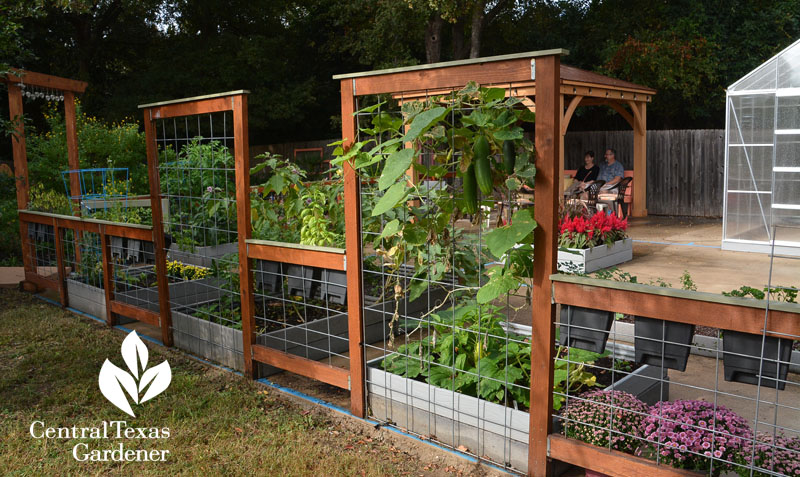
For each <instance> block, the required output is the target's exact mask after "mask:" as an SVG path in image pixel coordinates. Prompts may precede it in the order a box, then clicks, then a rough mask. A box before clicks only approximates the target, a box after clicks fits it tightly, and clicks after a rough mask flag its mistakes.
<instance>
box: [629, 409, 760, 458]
mask: <svg viewBox="0 0 800 477" xmlns="http://www.w3.org/2000/svg"><path fill="white" fill-rule="evenodd" d="M752 435H753V432H752V431H751V430H750V425H749V423H748V422H747V420H746V419H745V418H743V417H741V416H739V415H738V414H736V413H735V412H733V411H731V410H730V409H728V408H726V407H724V406H716V408H715V406H714V404H713V403H710V402H706V401H694V400H678V401H673V402H668V401H662V402H658V403H656V404H655V405H654V406H652V407H651V408H650V415H649V416H648V417H647V418H646V419H645V422H644V437H645V438H646V439H647V441H648V446H647V447H644V448H640V450H639V451H638V454H639V455H645V456H648V457H653V458H655V457H658V458H659V459H660V461H661V462H663V463H665V464H669V465H672V466H673V467H677V468H681V469H692V470H699V471H703V472H708V471H710V470H711V468H712V465H711V463H712V459H713V460H714V461H715V462H714V464H713V469H714V473H715V474H716V473H718V472H720V471H722V470H730V469H732V467H733V466H732V465H731V464H730V463H729V462H732V461H733V460H734V459H735V458H736V457H737V455H739V451H740V450H741V448H742V447H743V446H744V444H745V442H746V440H747V439H752ZM656 444H660V446H657V445H656Z"/></svg>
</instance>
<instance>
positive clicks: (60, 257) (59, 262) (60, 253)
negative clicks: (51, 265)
mask: <svg viewBox="0 0 800 477" xmlns="http://www.w3.org/2000/svg"><path fill="white" fill-rule="evenodd" d="M53 222H54V223H53V230H54V231H55V241H56V267H58V293H59V295H60V297H61V306H63V307H65V308H66V307H68V306H69V298H68V296H67V270H66V269H65V268H64V242H63V239H62V238H61V233H62V231H63V230H64V229H62V228H61V227H59V226H58V225H56V223H55V220H54V221H53Z"/></svg>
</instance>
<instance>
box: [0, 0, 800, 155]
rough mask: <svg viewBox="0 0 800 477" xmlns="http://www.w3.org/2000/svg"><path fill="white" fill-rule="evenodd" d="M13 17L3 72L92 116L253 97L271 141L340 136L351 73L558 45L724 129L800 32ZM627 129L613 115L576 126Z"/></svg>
mask: <svg viewBox="0 0 800 477" xmlns="http://www.w3.org/2000/svg"><path fill="white" fill-rule="evenodd" d="M0 12H2V16H1V17H0V18H2V19H0V55H2V57H0V69H6V68H8V67H9V66H15V67H23V68H26V69H30V70H33V71H40V72H43V73H49V74H54V75H59V76H66V77H71V78H76V79H80V80H84V81H88V82H89V88H88V89H87V91H86V93H85V95H84V96H83V98H82V102H83V107H84V110H85V111H86V112H87V113H89V114H92V115H97V116H99V117H102V118H104V119H106V120H109V121H113V120H120V119H122V118H124V117H131V116H133V117H134V119H139V118H138V114H139V111H138V110H137V109H136V106H137V104H140V103H144V102H151V101H161V100H166V99H173V98H179V97H186V96H193V95H200V94H208V93H212V92H221V91H226V90H232V89H249V90H250V91H251V95H250V99H249V103H250V108H249V113H250V127H251V133H250V136H251V140H252V141H253V142H254V143H261V144H263V143H280V142H289V141H293V140H304V139H319V138H327V137H335V136H337V135H338V134H339V129H338V120H337V115H338V112H339V92H338V84H337V83H336V82H335V81H333V80H332V79H331V75H333V74H336V73H344V72H351V71H360V70H369V69H375V68H385V67H396V66H405V65H413V64H419V63H426V62H435V61H447V60H452V59H460V58H467V57H477V56H489V55H497V54H506V53H516V52H522V51H529V50H537V49H544V48H557V47H558V48H566V49H568V50H570V55H569V56H568V57H566V58H564V59H563V61H564V62H565V63H567V64H571V65H574V66H577V67H580V68H584V69H588V70H592V71H597V72H600V73H603V74H607V75H610V76H614V77H619V78H622V79H625V80H629V81H633V82H637V83H641V84H644V85H647V86H650V87H653V88H655V89H657V90H658V95H657V97H656V99H655V101H654V103H653V104H652V105H651V107H650V108H649V109H648V124H649V126H650V127H651V128H676V127H681V128H686V127H697V128H709V127H710V128H714V127H722V126H723V125H724V90H725V87H727V86H728V85H729V84H731V83H732V82H733V81H735V80H736V79H737V78H739V77H741V76H742V75H744V74H746V73H747V72H748V71H750V70H751V69H752V68H754V67H756V66H757V65H759V64H760V63H762V62H763V61H765V60H766V59H767V58H769V57H770V56H772V55H773V54H775V53H777V52H778V51H780V50H781V49H782V48H784V47H785V46H787V45H788V44H790V43H791V42H792V41H794V40H796V39H797V38H798V37H800V2H797V1H796V0H770V1H767V0H727V1H720V0H673V1H669V2H652V1H649V0H602V1H601V0H573V1H567V0H229V1H226V2H218V1H214V0H55V1H53V0H51V1H46V0H36V1H33V2H29V1H24V0H3V2H2V6H0ZM3 103H5V102H3ZM2 108H3V109H2V111H0V113H2V114H3V117H4V118H7V117H8V115H7V105H6V104H3V106H2ZM593 109H599V108H593ZM617 126H619V127H622V128H624V127H626V126H624V123H622V122H620V120H619V119H618V118H615V117H614V115H613V114H610V113H607V112H606V111H603V110H598V111H590V112H587V113H582V114H581V115H579V116H578V117H576V118H575V120H574V121H573V123H572V124H571V128H576V129H577V128H580V129H607V128H609V127H612V128H613V127H617ZM8 154H9V152H8V148H4V149H3V153H2V155H3V156H4V157H5V156H7V155H8Z"/></svg>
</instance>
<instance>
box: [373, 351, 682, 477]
mask: <svg viewBox="0 0 800 477" xmlns="http://www.w3.org/2000/svg"><path fill="white" fill-rule="evenodd" d="M382 360H383V358H377V359H374V360H372V361H370V362H369V363H368V364H367V393H368V394H367V396H368V399H369V406H370V409H371V411H372V415H373V416H374V417H375V418H377V419H379V420H381V421H387V422H392V423H393V425H395V426H397V427H401V428H405V429H408V430H410V431H411V432H413V433H415V434H419V435H422V436H432V437H435V438H436V440H438V441H440V442H442V443H444V444H447V445H449V446H453V447H461V446H464V447H466V448H467V449H469V450H470V451H471V452H474V453H479V454H480V455H482V456H487V457H489V458H490V459H492V460H493V461H495V462H505V463H508V464H510V465H511V466H512V467H514V468H515V469H517V470H520V471H522V472H527V470H528V429H529V423H530V415H529V414H528V413H527V412H525V411H522V410H519V409H514V408H510V407H506V406H503V405H502V404H496V403H492V402H488V401H485V400H482V399H478V398H476V397H472V396H467V395H465V394H461V393H457V392H454V391H449V390H447V389H444V388H440V387H436V386H432V385H430V384H427V383H424V382H421V381H417V380H414V379H408V378H404V377H402V376H399V375H396V374H392V373H389V372H386V371H384V370H382V369H381V361H382ZM661 379H664V380H665V381H664V389H663V394H662V389H661V382H660V380H661ZM666 379H667V376H666V371H665V370H664V371H663V374H662V372H661V370H659V369H657V368H656V367H654V366H642V367H641V368H639V369H637V370H636V371H635V372H634V373H633V374H630V375H628V376H625V377H624V378H623V379H621V380H619V381H617V382H616V383H614V384H613V385H612V386H610V387H608V388H607V389H615V390H620V391H626V392H629V393H631V394H634V395H636V396H638V397H639V398H640V399H642V400H643V401H645V402H649V403H651V404H652V403H653V402H655V401H653V399H654V398H655V399H656V400H658V399H660V398H662V396H663V399H665V400H666V399H669V383H668V381H666ZM555 424H557V423H555ZM556 427H557V425H556Z"/></svg>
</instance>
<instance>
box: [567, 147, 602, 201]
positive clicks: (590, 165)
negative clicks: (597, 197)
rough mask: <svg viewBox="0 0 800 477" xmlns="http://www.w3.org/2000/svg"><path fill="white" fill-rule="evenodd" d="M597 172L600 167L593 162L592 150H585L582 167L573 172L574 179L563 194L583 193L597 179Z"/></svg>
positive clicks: (569, 195) (598, 172)
mask: <svg viewBox="0 0 800 477" xmlns="http://www.w3.org/2000/svg"><path fill="white" fill-rule="evenodd" d="M599 174H600V168H599V167H598V166H596V165H595V163H594V151H586V154H584V156H583V167H581V168H580V169H578V170H577V171H576V172H575V176H574V177H573V179H574V180H573V182H572V184H571V185H570V186H569V187H568V188H567V190H565V191H564V195H565V196H567V197H571V196H573V195H579V194H581V193H583V191H585V190H586V188H587V187H589V185H591V184H592V182H594V181H596V180H597V176H598V175H599Z"/></svg>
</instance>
